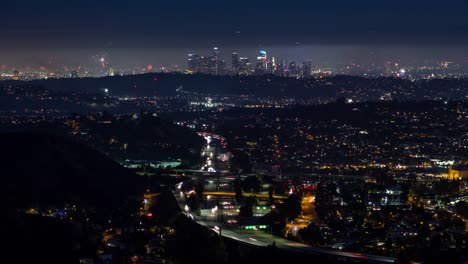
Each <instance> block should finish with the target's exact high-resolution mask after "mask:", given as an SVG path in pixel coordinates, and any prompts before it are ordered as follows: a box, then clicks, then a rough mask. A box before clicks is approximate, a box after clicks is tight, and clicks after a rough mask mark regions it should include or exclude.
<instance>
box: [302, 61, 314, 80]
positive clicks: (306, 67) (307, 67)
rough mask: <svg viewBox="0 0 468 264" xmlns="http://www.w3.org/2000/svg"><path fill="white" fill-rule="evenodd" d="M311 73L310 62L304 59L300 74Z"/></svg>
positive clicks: (306, 74)
mask: <svg viewBox="0 0 468 264" xmlns="http://www.w3.org/2000/svg"><path fill="white" fill-rule="evenodd" d="M311 74H312V62H311V61H306V62H303V63H302V76H305V77H307V76H310V75H311Z"/></svg>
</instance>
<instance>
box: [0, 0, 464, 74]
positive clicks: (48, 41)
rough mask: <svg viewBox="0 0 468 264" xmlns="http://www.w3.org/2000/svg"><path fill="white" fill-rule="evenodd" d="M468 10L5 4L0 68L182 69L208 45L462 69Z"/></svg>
mask: <svg viewBox="0 0 468 264" xmlns="http://www.w3.org/2000/svg"><path fill="white" fill-rule="evenodd" d="M467 8H468V4H467V3H466V2H464V1H458V0H450V1H445V2H444V3H440V2H439V1H434V0H430V1H420V0H416V1H411V2H410V3H403V2H391V1H379V2H378V3H375V1H368V0H361V1H354V2H353V3H348V2H347V1H333V2H330V3H326V2H317V1H300V0H295V1H292V2H288V5H284V3H275V2H267V1H256V2H254V3H250V2H246V1H236V2H235V3H224V2H216V1H201V2H197V3H193V2H189V1H178V2H177V3H159V2H151V1H146V0H144V1H142V2H141V3H140V4H139V5H137V6H136V5H134V4H133V3H130V2H126V1H112V2H111V1H99V2H98V3H94V2H92V1H80V2H79V3H75V4H70V3H66V2H59V1H54V0H43V1H40V2H37V1H32V0H25V1H21V2H20V3H18V2H8V3H5V4H4V5H3V6H2V10H1V11H0V15H2V17H3V18H4V21H5V22H6V23H5V25H4V26H3V27H2V28H0V35H1V36H2V43H0V64H7V65H13V64H14V65H32V66H33V65H38V66H44V65H46V64H47V62H50V61H53V60H57V61H60V62H62V63H65V64H70V65H71V64H84V63H85V62H86V60H89V58H90V57H92V56H93V55H94V54H98V53H103V52H104V53H108V54H109V55H110V57H112V59H113V60H114V62H115V63H116V64H119V65H122V66H124V67H127V66H128V65H137V64H161V65H171V64H185V56H186V55H187V54H189V53H195V54H197V53H198V54H201V53H204V51H206V50H209V49H211V48H212V47H215V46H217V47H219V48H220V54H221V57H223V56H224V57H223V58H224V59H226V58H229V56H230V54H231V53H232V52H238V53H239V54H241V53H242V54H245V55H244V56H246V57H252V56H255V55H256V54H257V53H258V51H259V50H262V49H265V50H266V49H268V50H269V51H270V52H271V53H272V54H275V56H276V57H278V58H281V59H287V60H292V61H307V60H313V61H320V62H323V61H327V62H328V63H330V64H337V63H339V62H342V61H346V60H350V59H354V60H356V59H361V60H362V59H369V60H372V59H375V60H376V61H377V62H376V63H379V60H391V59H399V60H403V61H414V60H420V61H421V60H431V59H444V60H457V61H459V62H466V61H468V57H467V56H468V55H467V53H468V51H467V48H466V44H467V43H468V37H467V36H466V34H465V33H466V28H467V26H468V22H467V21H466V19H464V17H465V14H464V10H466V9H467ZM367 57H369V58H367Z"/></svg>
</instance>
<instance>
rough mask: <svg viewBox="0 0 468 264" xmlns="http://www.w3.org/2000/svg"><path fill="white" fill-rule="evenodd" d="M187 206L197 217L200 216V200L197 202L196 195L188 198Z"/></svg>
mask: <svg viewBox="0 0 468 264" xmlns="http://www.w3.org/2000/svg"><path fill="white" fill-rule="evenodd" d="M187 202H188V205H189V207H190V210H192V212H195V213H196V214H197V215H199V214H200V200H198V196H197V195H196V194H191V195H190V196H189V198H188V201H187Z"/></svg>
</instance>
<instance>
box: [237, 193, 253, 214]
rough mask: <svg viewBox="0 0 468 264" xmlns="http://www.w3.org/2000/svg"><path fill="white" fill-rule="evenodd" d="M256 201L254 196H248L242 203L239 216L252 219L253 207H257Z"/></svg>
mask: <svg viewBox="0 0 468 264" xmlns="http://www.w3.org/2000/svg"><path fill="white" fill-rule="evenodd" d="M257 203H258V201H257V198H256V197H255V196H249V197H247V198H246V199H245V201H244V206H242V207H241V208H240V210H239V216H241V217H252V216H253V207H254V206H255V205H257Z"/></svg>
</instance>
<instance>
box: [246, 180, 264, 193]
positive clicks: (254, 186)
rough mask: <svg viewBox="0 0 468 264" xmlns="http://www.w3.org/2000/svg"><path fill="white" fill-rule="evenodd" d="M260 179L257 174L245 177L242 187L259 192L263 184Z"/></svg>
mask: <svg viewBox="0 0 468 264" xmlns="http://www.w3.org/2000/svg"><path fill="white" fill-rule="evenodd" d="M261 184H262V183H261V182H260V179H259V178H258V177H257V176H248V177H247V178H245V180H244V181H243V182H242V188H243V189H244V191H246V192H255V193H257V192H259V191H260V186H261Z"/></svg>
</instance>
